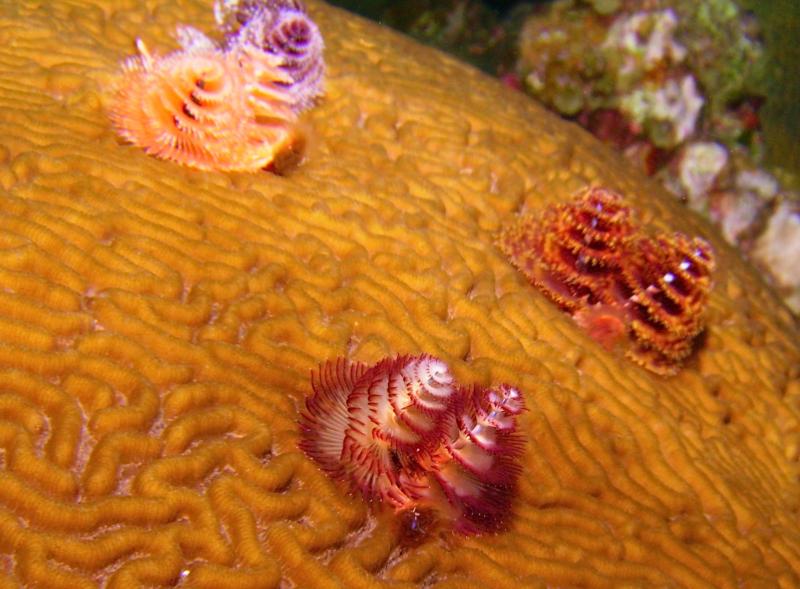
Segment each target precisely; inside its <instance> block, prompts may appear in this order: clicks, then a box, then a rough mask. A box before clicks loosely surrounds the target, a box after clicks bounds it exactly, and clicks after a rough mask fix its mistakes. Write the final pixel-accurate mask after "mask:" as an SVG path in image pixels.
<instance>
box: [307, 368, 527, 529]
mask: <svg viewBox="0 0 800 589" xmlns="http://www.w3.org/2000/svg"><path fill="white" fill-rule="evenodd" d="M311 387H312V391H313V394H312V395H311V396H309V397H308V398H307V399H306V406H305V409H304V410H303V411H302V412H301V418H300V430H301V442H300V448H301V449H302V450H303V451H304V452H305V453H306V454H307V455H308V456H309V457H311V458H312V459H313V460H314V461H315V462H317V464H319V466H320V467H321V468H322V469H323V470H324V471H325V472H326V473H327V474H328V475H330V476H332V477H334V478H337V479H340V480H344V481H346V482H347V483H348V485H349V486H350V488H352V489H353V490H356V491H358V492H360V493H361V494H362V495H363V496H364V497H365V498H366V499H368V500H370V501H372V500H377V501H381V502H385V503H386V504H388V505H390V506H392V507H394V508H395V509H396V510H398V511H406V510H418V511H421V512H430V513H434V514H437V515H438V516H439V517H440V518H441V519H443V520H446V521H450V522H451V523H452V525H453V528H454V529H456V530H458V531H460V532H463V533H468V534H469V533H478V532H482V531H492V530H497V529H500V528H501V527H502V525H503V524H504V523H505V521H506V515H507V512H508V508H509V505H510V502H511V499H512V496H513V491H514V487H515V483H516V479H517V478H518V476H519V473H520V468H519V466H518V458H519V456H520V455H521V453H522V449H523V439H522V438H521V436H520V435H519V433H518V432H517V423H516V416H517V415H518V414H519V413H520V412H521V411H522V410H523V408H524V403H523V399H522V395H521V394H520V392H519V390H518V389H516V388H513V387H511V386H509V385H500V386H498V387H496V388H491V389H486V388H482V387H471V388H465V387H462V386H460V385H458V384H457V383H456V382H455V379H454V378H453V376H452V374H451V372H450V369H449V368H448V366H447V365H446V364H445V363H444V362H443V361H441V360H439V359H437V358H434V357H432V356H427V355H422V356H398V357H396V358H387V359H384V360H382V361H380V362H378V363H377V364H375V365H373V366H367V365H365V364H361V363H358V362H350V361H348V360H346V359H344V358H339V359H337V360H334V361H329V362H325V363H323V364H322V365H321V366H320V367H319V369H318V370H316V371H314V372H313V373H312V379H311Z"/></svg>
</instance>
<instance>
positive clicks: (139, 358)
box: [0, 0, 800, 589]
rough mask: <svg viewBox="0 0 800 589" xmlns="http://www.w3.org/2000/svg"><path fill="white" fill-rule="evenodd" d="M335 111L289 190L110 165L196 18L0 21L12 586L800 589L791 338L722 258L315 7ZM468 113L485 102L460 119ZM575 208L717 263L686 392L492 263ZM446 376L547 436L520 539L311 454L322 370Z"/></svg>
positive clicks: (253, 179) (519, 504) (730, 260)
mask: <svg viewBox="0 0 800 589" xmlns="http://www.w3.org/2000/svg"><path fill="white" fill-rule="evenodd" d="M308 9H309V14H310V15H311V17H312V18H313V20H314V22H316V24H317V25H318V26H319V29H320V31H321V32H322V34H323V36H324V38H325V50H326V61H327V71H326V81H325V98H324V100H321V101H320V102H319V104H318V105H317V106H315V108H313V109H310V110H308V111H307V112H306V113H304V115H303V116H304V117H307V121H308V125H309V133H311V134H312V136H313V141H311V142H309V146H308V151H307V153H306V154H305V159H304V161H303V163H302V164H301V165H299V167H297V168H294V169H292V170H291V171H290V172H288V173H287V174H286V175H283V176H278V175H274V174H268V173H249V174H242V173H222V172H215V171H201V170H195V169H190V168H186V167H183V166H178V165H175V164H174V163H171V162H167V161H162V160H159V159H156V158H153V157H149V156H148V155H147V154H145V153H143V152H141V151H140V150H136V149H132V148H130V147H128V146H124V145H121V144H120V141H119V139H118V138H117V137H116V136H115V133H114V131H113V130H112V129H111V127H110V125H109V121H108V118H107V114H106V109H107V106H108V102H109V100H110V96H109V88H110V86H109V85H110V83H111V82H112V80H113V79H114V77H115V75H116V71H117V68H118V63H119V60H120V59H121V58H122V57H123V56H125V55H129V54H130V53H131V52H132V51H133V42H134V39H136V38H137V37H138V38H141V39H142V42H144V43H145V46H146V47H148V48H150V49H152V50H154V49H155V48H158V49H159V50H160V51H167V50H169V49H170V48H173V47H175V41H174V40H173V39H174V38H173V35H174V31H175V27H176V25H178V24H179V23H185V24H189V25H191V26H193V27H196V28H197V29H198V30H200V31H205V32H209V31H212V30H213V29H214V27H215V26H216V24H215V22H214V17H213V11H212V10H210V6H209V3H208V2H199V1H191V0H189V1H186V2H181V3H179V4H176V3H175V2H171V1H170V2H167V1H166V0H164V1H155V2H149V3H147V6H146V7H145V6H144V5H143V4H142V3H140V2H134V1H132V0H125V1H122V2H113V3H112V2H105V3H100V2H97V3H92V2H86V3H83V4H81V3H77V2H59V1H56V2H47V3H42V2H26V1H24V0H21V1H20V2H13V3H3V4H2V5H0V40H2V43H0V137H2V139H1V140H0V144H1V145H0V189H2V195H1V196H0V280H2V289H1V290H0V392H2V394H0V448H2V450H1V451H0V587H3V588H4V589H5V588H6V587H21V586H25V587H47V588H69V589H76V588H77V589H80V588H90V587H101V586H102V587H108V588H112V589H113V588H123V587H141V586H147V587H168V586H175V585H177V586H193V587H214V588H225V587H271V588H278V587H281V586H295V587H304V588H312V589H313V588H318V587H383V586H392V587H403V588H409V589H410V588H412V587H420V586H424V587H442V588H443V587H459V588H470V587H475V588H478V587H480V588H484V587H498V588H502V587H514V588H518V587H545V586H548V585H549V586H583V587H620V586H628V587H648V586H662V585H671V586H676V587H692V588H723V589H727V588H731V589H733V588H735V587H742V586H744V587H752V586H759V587H783V588H788V587H794V586H798V585H800V533H798V531H797V518H798V509H800V483H798V453H799V452H800V374H798V371H799V370H800V369H799V368H798V366H800V348H798V341H800V337H798V336H799V335H800V334H799V333H798V328H797V325H796V324H795V323H794V320H793V319H792V317H791V315H790V314H789V312H788V311H787V310H785V309H784V308H783V307H782V306H781V304H780V302H779V301H778V299H777V298H776V297H775V296H774V294H773V293H772V292H771V291H769V290H768V289H767V288H766V287H765V286H763V284H762V283H761V282H760V280H759V279H758V277H757V276H756V275H755V273H754V272H753V271H752V270H751V269H750V268H749V267H748V266H746V265H745V264H743V263H742V262H741V261H740V260H739V258H738V257H737V256H736V254H735V252H732V251H731V249H730V248H729V247H728V246H726V245H725V244H724V242H723V241H722V240H721V239H720V238H719V237H718V236H716V234H715V233H714V231H713V230H712V229H711V228H710V227H709V226H708V225H705V224H704V223H703V221H700V220H698V219H697V218H695V217H694V216H687V214H686V212H685V211H684V210H682V209H680V207H679V205H677V204H676V203H674V202H673V201H672V200H671V199H670V198H668V197H667V196H665V195H663V194H662V193H661V192H660V191H659V189H658V188H657V187H655V186H654V185H653V184H652V183H649V182H647V181H646V180H643V179H641V178H640V177H638V176H636V175H634V174H632V173H631V172H630V171H629V170H628V169H627V168H625V166H624V165H623V164H622V162H621V160H620V159H618V158H617V157H616V156H615V155H613V154H609V153H607V152H606V151H605V150H604V149H603V148H602V147H601V146H599V145H598V144H597V143H596V142H595V141H594V140H593V139H591V138H590V137H589V136H588V135H587V134H585V133H583V132H581V131H580V130H578V129H577V128H576V127H574V126H571V125H568V124H565V123H563V122H561V121H559V120H556V119H554V118H553V117H551V116H549V115H547V114H546V113H545V112H543V111H542V110H541V109H540V108H539V107H537V106H536V105H535V104H533V103H532V102H531V101H530V100H528V99H526V98H525V97H524V96H521V95H519V94H513V93H509V92H508V91H507V90H506V89H505V88H503V87H502V85H500V84H499V83H497V82H495V81H492V80H488V79H486V78H484V77H483V76H482V75H481V74H479V73H478V72H476V71H474V70H472V69H469V68H467V67H464V66H462V65H460V64H458V63H457V62H455V61H454V60H452V59H450V58H448V57H446V56H444V55H442V54H439V53H436V52H433V51H431V50H429V49H425V48H423V47H420V46H419V45H417V44H415V43H413V42H411V41H409V40H407V39H404V38H403V37H401V36H399V35H397V34H395V33H392V32H390V31H388V30H386V29H384V28H381V27H378V26H376V25H371V24H368V23H366V22H365V21H363V20H360V19H358V18H356V17H353V16H351V15H349V14H347V13H345V12H342V11H340V10H336V9H333V8H330V7H327V6H326V5H324V4H322V3H319V2H309V3H308ZM466 89H469V92H467V91H466ZM584 186H605V187H608V188H609V189H611V190H614V191H615V192H619V193H621V194H624V195H625V196H626V198H627V199H628V200H629V201H630V206H631V207H633V208H635V209H636V211H637V213H638V218H639V220H640V221H641V222H642V223H643V224H644V225H645V226H647V227H648V228H649V229H650V230H651V231H652V232H651V234H655V233H667V234H671V233H672V232H674V231H676V230H678V231H681V232H684V233H685V234H686V235H703V236H705V237H706V238H707V239H708V240H709V242H710V244H711V246H712V247H713V249H714V252H715V260H716V270H715V272H714V276H713V280H714V288H713V290H712V291H711V293H710V296H709V301H708V309H707V313H706V330H705V335H704V336H703V337H704V340H703V345H702V346H700V347H699V349H698V353H697V354H695V355H692V356H691V357H690V358H688V359H687V361H686V363H685V364H684V366H683V367H682V368H681V369H680V370H679V371H678V372H677V374H675V376H672V377H670V378H664V377H662V376H659V375H656V374H652V373H650V372H648V371H647V370H645V369H643V368H641V367H639V366H637V365H635V364H634V363H632V362H628V361H625V360H624V359H620V358H618V357H617V356H616V355H614V354H613V353H609V352H607V351H606V350H604V348H603V347H602V346H601V345H598V344H597V343H596V342H595V341H593V340H592V339H591V338H590V337H588V336H587V335H586V334H585V333H583V331H582V330H581V329H580V328H579V327H578V326H577V325H576V324H575V322H574V321H573V320H572V319H571V318H570V317H569V316H568V315H567V314H565V313H562V312H561V311H559V310H558V309H557V308H556V306H555V305H553V304H552V303H551V302H550V301H549V300H547V299H546V297H544V296H543V295H542V294H541V293H540V292H538V291H537V290H536V289H535V288H533V287H531V286H530V284H528V283H527V281H526V280H525V279H524V278H523V277H522V276H520V275H519V273H518V271H517V270H516V269H515V268H514V267H513V266H512V265H511V264H509V263H508V262H507V261H506V259H505V258H504V257H503V256H502V255H501V253H500V252H499V251H498V250H497V249H496V247H495V246H494V245H493V236H494V235H496V233H497V232H498V231H499V229H500V227H501V225H502V224H503V223H505V222H507V221H508V220H509V219H511V218H513V217H514V215H515V214H516V213H517V212H518V211H525V210H543V209H544V208H545V207H547V206H549V205H551V204H553V203H558V202H565V201H567V200H568V199H569V198H570V197H571V195H572V194H574V193H575V191H577V190H579V189H580V188H582V187H584ZM398 353H407V354H422V353H427V354H431V355H433V356H435V357H437V358H440V359H442V360H443V361H444V362H446V363H447V365H448V366H449V367H450V370H451V372H452V374H453V376H454V378H455V379H457V381H458V382H462V383H477V385H478V386H481V387H489V386H492V385H493V384H494V383H501V382H508V383H513V384H514V386H515V387H518V388H519V390H520V391H524V393H525V405H526V407H527V409H528V411H526V412H523V413H521V414H520V415H519V416H518V418H517V420H518V428H519V429H518V431H519V432H520V435H521V436H522V437H523V438H524V440H525V450H524V453H523V454H522V456H521V458H520V466H521V474H520V478H519V483H518V486H517V493H516V495H515V497H514V502H513V514H514V515H513V518H511V519H510V521H509V522H508V527H507V529H505V530H503V531H501V532H499V533H492V534H482V535H476V536H469V537H462V536H459V535H456V534H452V533H451V532H449V531H448V530H447V529H444V530H439V529H435V530H427V532H426V530H425V529H424V528H425V525H424V524H425V522H422V527H423V530H422V532H423V533H422V534H420V535H417V536H415V538H414V541H413V542H409V541H408V537H409V527H410V526H414V525H418V524H419V522H417V523H416V524H415V522H414V521H413V520H412V522H411V523H409V522H408V520H404V519H403V518H398V517H397V516H396V515H395V514H394V513H392V512H391V510H383V511H381V510H373V509H371V508H370V506H369V505H368V504H367V502H365V501H364V500H363V498H362V497H360V496H358V495H348V494H346V493H345V492H343V491H342V489H341V488H339V487H338V486H337V485H336V484H335V483H334V482H333V481H331V480H330V479H329V478H328V476H327V475H326V474H325V473H324V472H323V471H322V470H321V469H320V468H319V467H318V466H317V464H316V463H315V462H314V461H312V460H311V459H309V458H308V457H306V456H305V455H304V453H303V452H302V451H301V450H300V449H299V448H298V443H299V441H300V435H301V430H300V426H299V424H298V417H299V414H300V410H301V408H302V407H303V404H304V403H305V399H306V397H307V396H308V395H309V394H310V393H311V387H310V383H309V374H310V372H311V371H312V370H313V369H314V368H315V367H317V366H318V365H319V363H320V362H322V361H324V360H326V359H330V358H337V357H340V356H345V357H346V358H348V360H350V361H352V362H361V363H364V364H368V365H370V364H375V363H376V362H378V361H379V360H380V359H381V358H384V357H387V356H395V355H396V354H398Z"/></svg>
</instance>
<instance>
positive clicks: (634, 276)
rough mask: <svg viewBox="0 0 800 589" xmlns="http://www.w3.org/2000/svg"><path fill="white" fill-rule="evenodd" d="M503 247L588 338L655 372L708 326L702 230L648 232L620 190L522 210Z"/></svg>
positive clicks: (707, 259)
mask: <svg viewBox="0 0 800 589" xmlns="http://www.w3.org/2000/svg"><path fill="white" fill-rule="evenodd" d="M497 245H498V247H499V248H500V250H501V251H502V252H503V253H504V254H505V255H506V256H508V258H509V259H510V261H511V263H512V264H513V265H514V266H515V267H516V268H517V269H519V270H520V271H521V272H522V273H523V274H524V275H525V276H526V277H527V278H528V280H529V281H530V282H531V283H532V284H533V285H534V286H536V287H537V288H539V289H540V290H541V291H542V293H543V294H544V295H545V296H547V298H549V299H550V300H551V301H553V302H554V303H555V304H556V305H558V306H559V307H560V308H561V309H562V310H564V311H566V312H567V313H569V314H570V315H572V316H573V318H574V319H575V321H576V322H577V323H578V324H579V325H580V326H581V327H583V328H584V329H585V330H586V331H587V332H588V334H589V335H590V336H592V337H593V338H594V339H595V340H597V341H598V342H599V343H601V344H602V345H603V346H605V347H606V348H607V349H612V348H614V347H615V346H616V345H617V344H620V345H622V346H623V347H624V348H625V350H626V352H625V353H626V355H627V356H628V357H630V358H631V359H633V360H634V361H635V362H637V363H638V364H641V365H642V366H644V367H645V368H647V369H648V370H651V371H653V372H655V373H658V374H664V375H667V374H674V373H675V372H677V370H678V369H679V367H680V365H681V363H682V362H683V361H684V360H685V359H686V358H687V357H688V356H689V355H690V354H691V353H692V350H693V346H694V345H695V343H696V341H697V337H698V335H700V333H701V332H702V331H703V329H704V323H705V312H706V305H707V303H708V296H709V293H710V291H711V287H712V282H711V273H712V272H713V270H714V266H715V262H714V253H713V251H712V249H711V246H710V245H709V244H708V242H706V241H705V240H704V239H702V238H700V237H691V238H690V237H687V236H686V235H683V234H681V233H674V234H672V235H666V234H658V235H655V236H651V235H648V234H646V233H645V232H644V230H643V229H642V228H640V227H638V226H637V225H635V219H634V216H633V211H632V210H631V208H630V207H629V206H627V205H626V204H625V202H624V199H623V197H622V196H621V195H619V194H617V193H615V192H612V191H610V190H608V189H605V188H601V187H596V186H595V187H589V188H586V189H584V190H583V191H581V192H580V193H579V194H578V195H577V196H576V197H575V198H573V200H572V201H570V202H567V203H563V204H555V205H551V206H550V207H548V208H547V209H546V210H545V211H544V213H543V214H540V213H538V212H535V213H528V214H525V215H522V216H520V217H518V218H516V219H514V220H513V221H511V222H510V223H508V224H507V225H506V226H505V227H503V229H502V231H501V232H500V234H499V235H498V237H497Z"/></svg>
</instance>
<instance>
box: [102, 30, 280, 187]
mask: <svg viewBox="0 0 800 589" xmlns="http://www.w3.org/2000/svg"><path fill="white" fill-rule="evenodd" d="M138 47H139V51H140V55H139V56H135V57H131V58H129V59H127V60H126V61H125V62H124V63H123V74H122V76H121V77H120V79H119V80H118V81H117V82H116V84H115V86H114V88H113V90H112V95H113V97H112V102H111V106H110V109H109V116H110V118H111V121H112V124H113V125H114V127H115V128H116V130H117V132H118V133H119V134H120V136H122V137H123V138H124V139H126V140H127V141H129V142H131V143H133V144H134V145H137V146H139V147H141V148H143V149H144V150H145V151H146V152H147V153H149V154H151V155H153V156H156V157H159V158H161V159H166V160H170V161H173V162H176V163H179V164H183V165H187V166H190V167H194V168H198V169H201V170H224V171H250V170H258V169H261V168H264V167H266V166H267V165H269V164H270V163H271V162H272V161H273V160H274V159H275V157H276V155H277V154H279V153H280V152H281V151H283V150H285V149H287V148H288V147H289V146H290V145H291V143H292V141H293V137H294V129H293V122H294V113H293V111H292V109H291V108H287V107H286V106H284V105H285V103H286V100H287V98H286V97H285V96H284V97H283V99H282V97H281V95H280V93H281V90H280V83H281V82H284V81H285V80H286V77H285V74H284V73H283V72H282V71H281V70H279V69H277V68H275V67H271V66H270V64H269V63H267V62H266V61H265V60H264V59H260V58H258V57H257V56H256V57H251V56H249V55H243V54H234V53H223V52H221V51H219V50H216V49H197V50H192V51H176V52H173V53H170V54H168V55H165V56H158V55H154V54H152V53H150V52H149V51H148V50H147V48H146V47H145V45H144V43H142V42H139V43H138ZM256 59H258V63H257V64H256V63H254V61H255V60H256ZM253 69H255V70H257V71H258V80H259V84H258V85H254V84H251V83H248V82H247V80H246V78H245V74H246V73H247V72H249V71H250V70H253ZM268 82H269V83H268ZM265 87H269V88H270V89H272V93H271V94H270V96H269V98H270V108H269V109H267V108H266V107H265V106H264V100H263V99H262V98H261V97H260V95H261V94H263V93H264V92H263V90H259V91H258V94H256V92H255V90H254V88H265ZM257 105H261V106H260V110H261V111H265V110H268V111H269V117H265V116H263V114H262V115H260V116H258V117H257V116H256V115H257V114H258V113H259V110H258V109H256V108H254V107H255V106H257Z"/></svg>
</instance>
